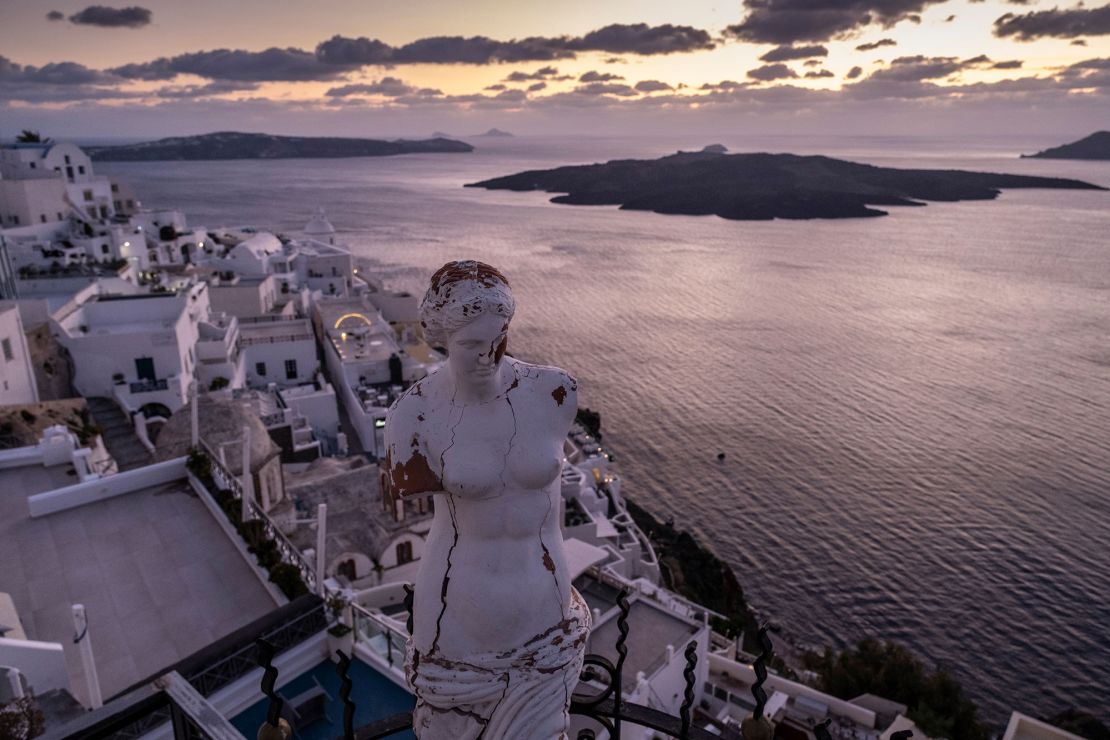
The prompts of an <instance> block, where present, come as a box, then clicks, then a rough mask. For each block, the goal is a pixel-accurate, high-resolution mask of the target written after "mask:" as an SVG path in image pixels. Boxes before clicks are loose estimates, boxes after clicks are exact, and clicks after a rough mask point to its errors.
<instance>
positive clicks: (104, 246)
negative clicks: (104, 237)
mask: <svg viewBox="0 0 1110 740" xmlns="http://www.w3.org/2000/svg"><path fill="white" fill-rule="evenodd" d="M100 253H101V254H111V252H110V251H109V250H108V245H107V244H101V245H100Z"/></svg>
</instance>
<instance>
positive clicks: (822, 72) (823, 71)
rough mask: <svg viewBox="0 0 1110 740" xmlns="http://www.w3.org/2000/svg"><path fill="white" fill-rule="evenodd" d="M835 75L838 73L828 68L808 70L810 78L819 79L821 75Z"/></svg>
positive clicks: (807, 76)
mask: <svg viewBox="0 0 1110 740" xmlns="http://www.w3.org/2000/svg"><path fill="white" fill-rule="evenodd" d="M835 76H836V75H834V74H833V73H832V72H830V71H829V70H827V69H819V70H817V71H816V72H806V78H808V79H817V78H819V77H835Z"/></svg>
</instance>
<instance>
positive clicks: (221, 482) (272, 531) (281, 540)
mask: <svg viewBox="0 0 1110 740" xmlns="http://www.w3.org/2000/svg"><path fill="white" fill-rule="evenodd" d="M200 445H201V448H202V449H203V450H204V452H205V454H206V455H208V459H209V461H210V462H211V463H212V480H214V481H215V482H216V485H218V486H219V487H221V488H223V489H225V490H227V491H230V493H231V496H232V498H234V499H235V500H236V501H239V502H240V503H242V501H243V483H242V481H240V480H239V476H237V475H235V474H233V473H232V472H231V471H230V470H229V469H228V468H227V467H226V466H225V465H224V464H223V463H222V462H221V461H220V457H219V455H217V454H216V453H215V452H213V450H212V448H211V447H209V446H208V443H207V442H205V441H204V440H200ZM246 510H247V517H246V519H257V520H258V521H260V522H262V528H263V531H264V532H265V534H266V536H267V537H269V538H270V539H272V540H273V541H274V545H275V546H276V547H277V552H278V555H279V556H280V557H281V561H282V562H283V563H288V564H289V565H292V566H293V567H294V568H296V569H297V570H298V571H300V574H301V579H302V580H303V581H304V584H305V586H306V587H308V590H309V591H311V592H313V593H315V592H316V569H315V567H314V566H313V565H312V564H311V563H309V562H308V558H306V557H305V556H304V555H303V554H302V553H301V551H300V550H299V549H297V546H296V545H294V544H293V543H292V542H290V541H289V538H288V537H286V536H285V533H284V532H282V531H281V528H280V527H278V525H277V523H276V522H274V520H273V519H271V518H270V516H269V515H268V514H267V513H266V512H265V511H263V510H262V507H261V506H259V505H258V502H257V501H255V500H254V499H253V498H251V497H250V496H248V497H247V499H246Z"/></svg>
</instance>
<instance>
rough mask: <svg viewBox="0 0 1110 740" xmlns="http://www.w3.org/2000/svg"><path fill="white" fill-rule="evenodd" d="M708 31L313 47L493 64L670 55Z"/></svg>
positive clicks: (397, 58)
mask: <svg viewBox="0 0 1110 740" xmlns="http://www.w3.org/2000/svg"><path fill="white" fill-rule="evenodd" d="M715 46H716V44H714V42H713V39H712V37H711V36H710V35H709V33H708V32H706V31H703V30H701V29H698V28H693V27H691V26H675V25H672V24H669V23H667V24H664V25H661V26H649V25H647V24H646V23H634V24H621V23H614V24H611V25H608V26H605V27H604V28H599V29H597V30H596V31H591V32H590V33H587V34H586V35H584V36H578V37H574V36H556V37H543V36H532V37H528V38H523V39H514V40H511V41H497V40H495V39H491V38H489V37H487V36H470V37H464V36H431V37H428V38H423V39H417V40H416V41H412V42H410V43H408V44H405V45H403V46H399V47H393V46H390V45H389V44H386V43H384V42H382V41H379V40H378V39H370V38H366V37H365V36H363V37H359V38H348V37H345V36H339V35H336V36H332V37H331V38H330V39H328V40H327V41H322V42H320V43H319V44H318V45H317V46H316V56H317V57H318V58H319V59H320V61H321V62H323V63H324V64H339V65H368V64H375V65H392V64H499V63H505V62H529V61H551V60H555V59H573V58H575V57H576V56H577V54H578V52H583V51H603V52H609V53H613V54H640V55H643V56H648V55H654V54H672V53H676V52H684V51H698V50H701V49H713V48H715Z"/></svg>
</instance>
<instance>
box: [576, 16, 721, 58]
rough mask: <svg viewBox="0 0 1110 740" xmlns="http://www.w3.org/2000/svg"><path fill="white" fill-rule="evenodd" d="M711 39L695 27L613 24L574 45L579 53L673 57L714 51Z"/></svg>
mask: <svg viewBox="0 0 1110 740" xmlns="http://www.w3.org/2000/svg"><path fill="white" fill-rule="evenodd" d="M715 46H716V44H714V43H713V39H712V37H710V35H709V34H708V33H707V32H705V31H703V30H701V29H699V28H693V27H691V26H675V25H672V24H670V23H665V24H663V25H661V26H649V25H648V24H646V23H632V24H624V23H613V24H611V25H608V26H605V27H604V28H599V29H598V30H596V31H591V32H590V33H587V34H586V35H585V36H583V37H582V38H580V39H574V40H572V41H571V46H570V48H572V49H574V50H575V51H607V52H610V53H613V54H641V55H648V54H673V53H676V52H683V51H699V50H702V49H713V48H715Z"/></svg>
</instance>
